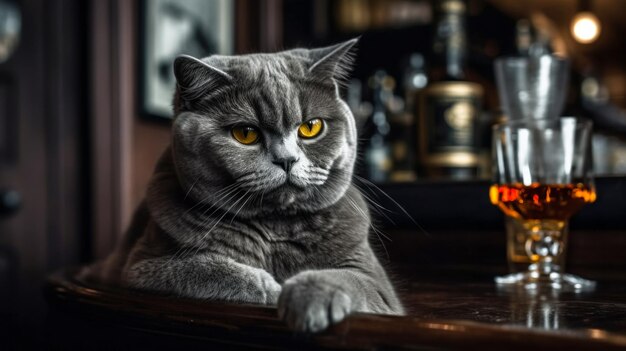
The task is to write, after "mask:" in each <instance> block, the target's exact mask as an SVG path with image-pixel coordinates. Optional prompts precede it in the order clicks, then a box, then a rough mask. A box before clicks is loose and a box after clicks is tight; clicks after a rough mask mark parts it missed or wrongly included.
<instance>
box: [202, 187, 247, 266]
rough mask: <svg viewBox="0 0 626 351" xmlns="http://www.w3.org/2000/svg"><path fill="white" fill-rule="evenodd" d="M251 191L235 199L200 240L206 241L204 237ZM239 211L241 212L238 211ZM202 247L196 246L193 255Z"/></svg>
mask: <svg viewBox="0 0 626 351" xmlns="http://www.w3.org/2000/svg"><path fill="white" fill-rule="evenodd" d="M249 192H250V190H248V191H246V193H245V194H243V196H241V197H240V198H239V199H238V200H237V201H235V203H233V204H232V205H231V206H230V207H229V208H228V209H227V210H226V211H224V214H222V216H221V217H220V218H219V219H218V220H217V221H214V222H215V224H213V226H212V227H211V229H209V231H207V232H206V233H205V234H204V235H203V236H202V238H200V240H199V242H202V241H204V239H206V237H207V236H209V234H211V232H213V229H215V227H217V225H218V224H220V222H221V221H222V219H224V217H225V216H226V215H227V214H228V213H229V212H230V210H231V209H232V208H233V207H235V205H237V204H238V203H239V201H241V200H243V198H244V197H246V195H248V193H249ZM237 213H239V212H237ZM200 249H201V247H200V245H198V247H197V248H196V251H194V253H193V255H192V256H195V255H197V254H198V251H200Z"/></svg>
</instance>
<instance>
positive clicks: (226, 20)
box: [139, 0, 235, 119]
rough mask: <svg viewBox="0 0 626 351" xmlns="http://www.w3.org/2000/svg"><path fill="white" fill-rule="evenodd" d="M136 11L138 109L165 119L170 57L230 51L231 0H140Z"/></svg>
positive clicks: (171, 89)
mask: <svg viewBox="0 0 626 351" xmlns="http://www.w3.org/2000/svg"><path fill="white" fill-rule="evenodd" d="M140 13H141V17H142V18H141V19H142V20H141V30H140V37H141V39H140V45H141V54H140V55H139V57H140V63H139V65H140V67H139V71H140V72H141V77H140V81H141V94H140V96H141V103H140V106H141V110H142V111H141V112H142V114H143V115H145V116H149V117H158V118H166V119H171V118H172V117H173V112H172V96H173V93H174V89H175V87H176V80H175V78H174V71H173V69H172V63H173V62H174V59H175V58H176V56H178V55H181V54H187V55H191V56H194V57H198V58H201V57H206V56H208V55H212V54H223V55H229V54H232V53H233V52H234V47H235V43H234V40H235V39H234V17H235V16H234V1H231V0H143V2H142V6H141V10H140Z"/></svg>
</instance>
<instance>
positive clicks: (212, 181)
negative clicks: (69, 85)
mask: <svg viewBox="0 0 626 351" xmlns="http://www.w3.org/2000/svg"><path fill="white" fill-rule="evenodd" d="M355 43H356V40H351V41H348V42H345V43H341V44H338V45H335V46H333V47H329V48H322V49H314V50H305V49H295V50H290V51H284V52H280V53H276V54H256V55H245V56H211V57H208V58H204V59H202V60H197V59H194V58H190V57H179V58H178V59H177V60H176V62H175V67H174V68H175V73H176V77H177V81H178V89H177V92H176V96H175V99H174V110H175V113H176V118H175V121H174V124H173V139H172V145H171V147H170V148H168V149H167V150H166V151H165V153H164V154H163V156H162V158H161V160H160V161H159V163H158V165H157V167H156V169H155V172H154V175H153V178H152V180H151V183H150V185H149V189H148V192H147V195H146V201H145V204H142V206H140V208H139V209H138V210H137V214H136V216H135V221H134V223H133V225H132V226H131V228H130V230H129V233H128V234H127V240H126V241H125V243H124V244H122V245H121V246H120V248H119V249H118V250H117V251H116V252H115V253H114V254H113V255H111V257H110V258H109V259H108V260H107V261H106V262H104V264H103V265H102V266H101V268H102V273H103V276H105V277H108V278H112V277H116V278H117V279H118V280H119V281H120V282H121V283H122V284H125V285H127V286H129V287H133V288H139V289H146V290H151V291H159V292H163V293H169V294H174V295H179V296H187V297H193V298H201V299H218V300H226V301H233V302H240V303H260V304H270V305H274V304H278V312H279V315H280V316H281V317H282V318H284V319H285V320H286V321H287V323H288V324H289V325H290V326H291V327H292V328H294V329H295V330H299V331H313V332H315V331H319V330H322V329H325V328H326V327H327V326H328V325H330V324H333V323H337V322H339V321H341V320H342V319H343V318H344V317H345V316H346V315H348V314H350V313H352V312H356V311H359V312H374V313H384V314H400V313H402V312H403V309H402V306H401V304H400V302H399V300H398V298H397V297H396V294H395V292H394V290H393V288H392V286H391V284H390V283H389V280H388V278H387V275H386V274H385V272H384V270H383V269H382V267H381V265H380V264H379V262H378V259H377V258H376V256H375V255H374V253H373V252H372V249H371V248H370V245H369V241H368V232H369V226H370V217H369V211H368V206H367V204H366V203H365V201H364V200H363V197H362V196H361V194H360V193H359V192H358V191H357V190H356V189H355V188H354V187H353V186H352V185H351V179H352V172H353V168H354V162H355V158H356V147H357V146H356V145H357V134H356V133H357V132H356V128H355V121H354V117H353V116H352V114H351V113H350V110H349V109H348V107H347V106H346V104H345V103H344V102H343V101H342V100H341V99H340V97H339V93H338V84H340V83H341V80H342V79H344V78H345V77H346V75H347V67H348V66H349V63H350V61H351V59H350V54H349V52H350V50H351V49H352V47H353V46H354V44H355ZM316 117H319V118H323V119H324V120H325V127H324V130H323V132H322V134H321V136H319V137H318V138H315V139H312V140H303V139H300V138H299V137H298V136H297V128H298V126H299V125H300V124H301V123H303V122H304V121H306V120H308V119H310V118H316ZM238 124H248V125H254V126H256V127H257V128H259V129H260V130H261V135H262V136H261V139H260V142H259V143H257V144H255V145H243V144H240V143H238V142H237V141H236V140H234V139H233V137H232V136H231V134H230V133H231V132H230V130H231V128H232V127H233V126H235V125H238ZM284 157H294V158H296V159H297V160H298V161H297V162H295V163H294V165H293V167H292V169H291V171H290V172H289V175H288V174H287V172H286V171H285V170H283V168H281V167H280V166H278V165H276V164H274V163H273V161H275V160H277V159H280V158H284Z"/></svg>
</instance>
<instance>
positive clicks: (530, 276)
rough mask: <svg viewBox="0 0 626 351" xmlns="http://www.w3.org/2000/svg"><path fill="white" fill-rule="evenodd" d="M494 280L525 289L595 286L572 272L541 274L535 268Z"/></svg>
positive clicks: (589, 288)
mask: <svg viewBox="0 0 626 351" xmlns="http://www.w3.org/2000/svg"><path fill="white" fill-rule="evenodd" d="M495 282H496V284H497V285H498V286H501V287H523V288H524V289H526V290H539V289H546V288H549V289H554V290H559V291H563V292H583V291H592V290H594V289H595V287H596V282H594V281H591V280H587V279H584V278H581V277H579V276H576V275H573V274H565V273H558V272H550V273H548V274H541V273H540V272H539V271H537V270H529V271H526V272H520V273H513V274H508V275H505V276H501V277H496V278H495Z"/></svg>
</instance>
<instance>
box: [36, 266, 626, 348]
mask: <svg viewBox="0 0 626 351" xmlns="http://www.w3.org/2000/svg"><path fill="white" fill-rule="evenodd" d="M405 268H406V267H405ZM400 276H402V277H404V278H403V279H404V281H403V282H401V284H400V285H401V290H402V294H403V296H404V300H405V302H406V305H407V306H408V307H409V310H410V312H409V315H407V316H403V317H396V316H380V315H369V314H355V315H353V316H351V317H349V318H348V319H347V320H345V321H344V322H342V323H340V324H338V325H335V326H333V327H332V328H331V329H330V330H328V331H326V332H324V333H321V334H318V335H297V334H294V333H293V332H291V331H289V330H288V329H287V328H286V326H285V324H284V323H283V322H282V321H281V320H279V319H278V318H277V317H276V310H275V309H274V308H271V307H264V306H250V305H232V304H225V303H219V302H205V301H193V300H187V299H180V298H173V297H167V296H155V295H149V294H145V293H141V292H132V291H126V290H117V289H113V288H110V287H102V286H95V285H89V284H84V283H81V282H79V281H78V280H76V279H74V278H73V275H72V272H68V273H62V274H58V275H55V276H53V277H51V278H50V279H49V281H48V282H47V284H46V287H45V293H46V297H47V299H48V302H49V306H50V313H49V317H48V321H47V328H48V339H49V340H48V342H49V345H51V346H52V347H60V348H69V347H86V346H89V347H90V349H94V348H95V349H110V348H124V349H126V348H129V347H141V348H146V347H153V348H155V347H156V348H157V349H166V348H170V347H176V348H181V347H188V348H207V349H214V348H216V347H217V348H226V347H228V348H249V347H253V348H269V349H315V348H329V349H388V348H392V349H396V348H409V349H427V350H440V349H441V350H454V349H463V350H467V349H509V350H518V349H519V350H521V349H524V350H528V349H548V348H550V349H554V350H561V349H568V350H580V349H593V350H619V349H622V350H623V349H626V299H625V296H626V284H625V280H624V279H623V276H622V275H621V273H616V274H615V275H614V276H613V277H612V278H611V279H605V280H600V281H599V287H598V289H597V291H596V292H594V293H590V294H584V295H576V294H560V295H559V294H551V293H541V294H527V293H524V292H520V291H517V292H516V291H499V290H498V289H496V287H495V286H494V284H492V283H491V279H492V272H491V271H490V270H485V269H477V268H470V267H464V268H463V267H457V268H451V269H438V270H421V271H420V270H417V269H407V270H406V271H404V272H402V274H400ZM605 276H606V275H605Z"/></svg>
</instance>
